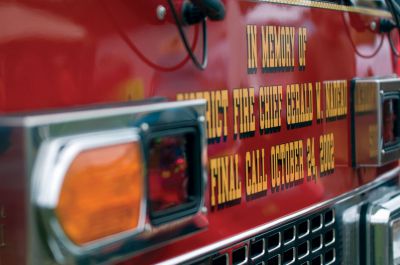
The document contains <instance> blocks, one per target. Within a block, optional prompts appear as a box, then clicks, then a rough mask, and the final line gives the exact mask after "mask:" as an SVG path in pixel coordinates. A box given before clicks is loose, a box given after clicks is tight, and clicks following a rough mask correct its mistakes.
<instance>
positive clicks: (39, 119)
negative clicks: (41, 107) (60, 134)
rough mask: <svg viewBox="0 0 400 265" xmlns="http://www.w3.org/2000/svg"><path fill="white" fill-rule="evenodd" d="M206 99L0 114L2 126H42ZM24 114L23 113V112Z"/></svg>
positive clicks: (189, 104)
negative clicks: (67, 110) (56, 111)
mask: <svg viewBox="0 0 400 265" xmlns="http://www.w3.org/2000/svg"><path fill="white" fill-rule="evenodd" d="M205 103H206V101H205V100H203V99H195V100H184V101H172V102H160V103H153V104H151V105H150V104H149V105H138V106H122V107H118V106H110V107H104V108H101V109H99V108H97V109H95V108H93V109H84V110H79V109H78V110H76V111H70V112H62V113H59V112H58V113H46V114H38V115H32V116H17V115H16V116H0V125H1V126H24V127H32V126H41V125H52V124H60V123H67V122H74V121H76V120H77V119H78V120H93V119H94V118H110V117H116V116H120V115H126V114H135V113H142V112H146V113H148V112H156V111H162V110H165V109H169V108H171V109H172V108H184V107H196V106H201V105H205ZM22 115H23V114H22Z"/></svg>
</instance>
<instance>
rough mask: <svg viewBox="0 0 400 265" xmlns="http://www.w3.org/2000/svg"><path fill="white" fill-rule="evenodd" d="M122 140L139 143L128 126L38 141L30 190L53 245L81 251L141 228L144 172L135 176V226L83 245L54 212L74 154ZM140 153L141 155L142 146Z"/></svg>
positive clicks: (133, 232)
mask: <svg viewBox="0 0 400 265" xmlns="http://www.w3.org/2000/svg"><path fill="white" fill-rule="evenodd" d="M125 143H137V144H140V136H139V134H138V130H137V129H134V128H132V129H121V130H110V131H107V132H101V133H88V134H82V135H75V136H71V137H61V138H57V139H53V140H47V141H45V142H44V143H42V145H41V147H40V149H39V152H38V156H37V161H38V163H37V164H36V166H35V167H34V169H33V175H32V178H33V180H34V183H35V184H34V188H33V190H34V191H35V193H36V194H35V193H34V194H33V196H34V198H35V204H36V205H37V207H38V211H39V213H40V216H41V219H42V221H43V222H44V223H45V228H46V230H47V232H48V237H49V241H50V242H57V245H60V247H61V248H65V249H67V250H68V252H71V253H74V254H75V255H81V254H84V253H87V252H90V251H94V250H96V249H101V248H104V247H107V246H110V245H112V244H114V243H116V242H119V241H123V240H125V239H127V238H129V237H132V236H135V235H137V234H139V233H141V232H143V230H144V226H145V218H146V203H147V202H146V189H145V185H144V184H145V180H144V172H142V174H141V175H140V176H138V177H140V178H141V182H142V185H143V187H142V189H143V195H142V198H141V202H140V215H139V222H138V226H137V227H136V228H135V229H130V230H127V231H124V232H120V233H117V234H114V235H110V236H107V237H104V238H102V239H98V240H95V241H92V242H89V243H87V244H84V245H77V244H75V243H74V242H72V241H71V240H70V238H69V237H68V236H67V235H66V234H65V233H64V230H63V229H62V227H61V224H60V223H59V221H58V218H57V214H56V208H57V204H58V202H59V196H60V192H61V188H62V184H63V181H64V178H65V174H66V173H67V170H68V168H69V167H70V165H71V163H72V162H73V160H74V159H75V158H76V157H77V156H78V154H79V153H81V152H83V151H86V150H91V149H95V148H101V147H108V146H112V145H118V144H125ZM141 153H142V154H141V155H142V158H143V151H142V150H141ZM55 247H56V245H51V248H55ZM53 252H55V253H56V250H54V249H53ZM57 252H59V251H57Z"/></svg>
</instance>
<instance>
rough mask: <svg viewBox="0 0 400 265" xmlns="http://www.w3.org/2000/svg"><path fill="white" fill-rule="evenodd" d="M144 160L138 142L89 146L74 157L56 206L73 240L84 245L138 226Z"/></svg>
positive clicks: (66, 230)
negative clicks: (91, 147)
mask: <svg viewBox="0 0 400 265" xmlns="http://www.w3.org/2000/svg"><path fill="white" fill-rule="evenodd" d="M142 163H143V160H142V156H141V149H140V146H139V144H138V143H125V144H118V145H114V146H108V147H101V148H94V149H89V150H85V151H82V152H81V153H79V154H78V155H77V156H76V157H75V159H74V160H73V161H72V163H71V165H70V167H69V169H68V170H67V173H66V175H65V178H64V182H63V185H62V187H61V193H60V197H59V201H58V205H57V208H56V214H57V217H58V219H59V222H60V224H61V226H62V228H63V230H64V232H65V233H66V235H67V236H68V237H69V238H70V239H71V240H72V241H73V242H74V243H76V244H78V245H83V244H86V243H89V242H91V241H95V240H98V239H101V238H103V237H107V236H110V235H114V234H116V233H120V232H124V231H128V230H133V229H135V228H136V227H137V226H138V223H139V217H140V210H141V209H140V206H141V200H142V196H143V185H142V181H143V177H142V174H143V173H142V172H143V168H142Z"/></svg>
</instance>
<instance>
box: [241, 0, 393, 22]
mask: <svg viewBox="0 0 400 265" xmlns="http://www.w3.org/2000/svg"><path fill="white" fill-rule="evenodd" d="M247 2H255V3H263V2H265V3H273V4H285V5H293V6H302V7H310V8H321V9H328V10H335V11H343V12H351V13H360V14H364V15H370V16H381V17H387V18H391V17H392V15H391V14H390V12H388V11H386V10H380V9H373V8H368V7H359V6H346V5H341V4H335V3H331V2H323V1H316V0H247Z"/></svg>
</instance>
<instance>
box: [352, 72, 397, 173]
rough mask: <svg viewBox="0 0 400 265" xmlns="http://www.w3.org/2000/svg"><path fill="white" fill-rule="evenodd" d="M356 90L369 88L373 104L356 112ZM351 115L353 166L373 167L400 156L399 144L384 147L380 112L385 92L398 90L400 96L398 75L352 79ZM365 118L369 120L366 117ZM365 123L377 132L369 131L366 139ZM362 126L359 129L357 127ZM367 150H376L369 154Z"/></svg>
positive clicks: (381, 111) (389, 92)
mask: <svg viewBox="0 0 400 265" xmlns="http://www.w3.org/2000/svg"><path fill="white" fill-rule="evenodd" d="M358 89H368V90H370V93H372V95H373V96H374V99H375V100H374V102H373V103H374V104H375V105H374V106H373V108H372V106H371V110H368V111H359V112H357V111H356V105H357V102H358V100H359V99H357V97H355V96H354V94H355V93H356V91H357V90H358ZM352 93H353V96H352V97H353V105H352V110H353V115H352V126H354V128H353V130H352V141H353V144H352V145H353V166H355V167H376V166H382V165H385V164H388V163H390V162H393V161H396V160H398V159H400V143H396V145H395V146H393V147H384V144H383V140H382V135H383V132H382V124H383V121H382V118H381V117H382V113H383V101H384V98H385V97H386V95H388V94H391V93H392V94H393V93H397V94H399V95H398V96H399V98H400V79H399V78H397V77H393V76H389V77H371V78H358V79H354V80H353V87H352ZM365 117H367V118H368V120H365ZM365 124H368V125H369V126H375V127H376V132H374V131H372V132H369V134H370V135H369V136H368V137H369V138H366V137H365V135H366V131H365ZM360 127H361V128H360ZM366 146H369V148H370V151H369V152H371V150H376V153H375V152H374V153H373V154H372V153H369V152H368V148H365V147H366Z"/></svg>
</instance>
